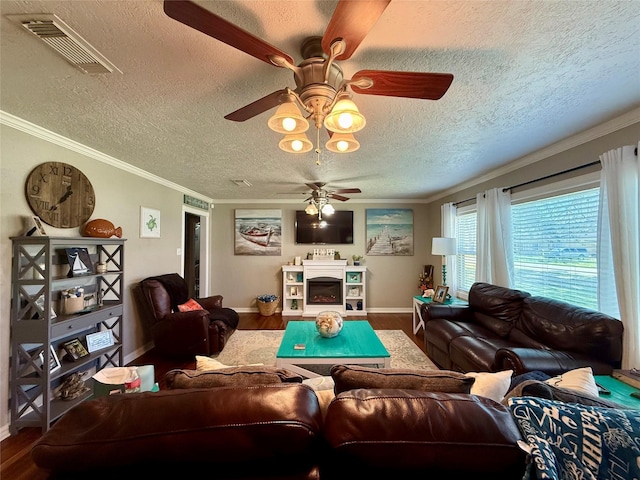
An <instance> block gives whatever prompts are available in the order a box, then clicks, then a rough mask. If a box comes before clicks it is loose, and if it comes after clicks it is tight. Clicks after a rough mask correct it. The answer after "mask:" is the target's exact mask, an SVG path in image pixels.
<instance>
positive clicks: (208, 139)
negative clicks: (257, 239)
mask: <svg viewBox="0 0 640 480" xmlns="http://www.w3.org/2000/svg"><path fill="white" fill-rule="evenodd" d="M197 3H199V4H200V5H202V6H203V7H205V8H207V9H208V10H211V11H212V12H215V13H216V14H218V15H220V16H222V17H224V18H225V19H227V20H229V21H231V22H232V23H234V24H236V25H239V26H240V27H242V28H243V29H245V30H247V31H249V32H251V33H253V34H254V35H256V36H258V37H260V38H262V39H263V40H265V41H267V42H269V43H271V44H272V45H274V46H276V47H278V48H279V49H281V50H283V51H285V52H287V53H289V54H290V55H291V56H292V57H293V58H294V60H295V61H296V62H298V61H300V60H301V56H300V53H299V47H300V44H301V42H302V40H303V39H304V38H306V37H307V36H311V35H322V34H323V32H324V28H325V27H326V25H327V24H328V22H329V19H330V18H331V14H332V12H333V10H334V8H335V5H336V3H337V2H336V1H335V0H331V1H323V0H313V1H311V0H308V1H264V0H249V1H240V0H229V1H206V0H202V1H198V2H197ZM0 13H1V14H2V17H1V19H0V21H1V23H0V36H1V43H0V62H1V63H0V81H1V82H0V88H1V90H0V95H1V96H0V109H1V110H3V111H4V112H7V113H10V114H12V115H15V116H17V117H20V118H22V119H24V120H27V121H29V122H32V123H35V124H36V125H39V126H41V127H44V128H46V129H48V130H51V131H53V132H55V133H58V134H60V135H63V136H65V137H68V138H70V139H72V140H75V141H77V142H80V143H81V144H84V145H86V146H89V147H92V148H94V149H96V150H98V151H100V152H102V153H104V154H107V155H110V156H112V157H115V158H117V159H119V160H121V161H123V162H126V163H129V164H131V165H134V166H136V167H139V168H142V169H144V170H146V171H148V172H151V173H153V174H155V175H158V176H160V177H163V178H166V179H168V180H171V181H173V182H175V183H177V184H180V185H183V186H185V187H187V188H189V189H191V190H193V191H195V192H199V193H201V194H202V195H206V196H208V197H211V198H213V199H218V200H224V199H282V200H285V199H295V198H298V197H300V198H302V197H301V196H300V194H299V193H297V194H296V192H303V191H307V190H308V189H307V188H306V187H305V186H304V183H305V182H312V181H323V182H327V183H328V184H329V185H330V186H332V187H339V188H345V187H358V188H360V189H361V190H362V193H361V194H356V195H353V196H352V198H354V197H355V196H357V197H358V198H362V199H418V198H426V197H429V196H432V195H434V194H437V193H438V192H441V191H443V190H446V189H448V188H451V187H452V186H454V185H456V184H459V183H462V182H468V181H470V180H472V179H474V178H477V177H478V176H480V175H482V174H485V173H487V172H489V171H490V170H493V169H495V168H498V167H500V166H502V165H504V164H507V163H509V162H512V161H514V160H516V159H518V158H520V157H522V156H525V155H527V154H530V153H532V152H534V151H536V150H538V149H540V148H543V147H545V146H548V145H550V144H552V143H555V142H557V141H559V140H562V139H564V138H566V137H569V136H571V135H573V134H576V133H578V132H581V131H583V130H586V129H588V128H590V127H593V126H595V125H598V124H600V123H602V122H604V121H607V120H610V119H612V118H615V117H617V116H619V115H621V114H624V113H626V112H628V111H630V110H632V109H633V108H637V107H638V106H640V33H639V32H640V1H638V0H631V1H609V0H605V1H603V0H596V1H579V0H576V1H569V0H560V1H551V0H545V1H539V0H534V1H492V0H487V1H479V0H471V1H403V0H393V1H392V2H391V4H390V5H389V6H388V7H387V9H386V10H385V12H384V13H383V14H382V17H381V18H380V19H379V20H378V22H377V23H376V24H375V25H374V27H373V28H372V30H371V31H370V32H369V34H368V36H367V37H366V38H365V40H364V41H363V42H362V44H361V45H360V47H359V48H358V50H357V51H356V53H355V54H354V55H353V56H352V57H351V58H350V59H349V60H346V61H343V62H340V65H341V67H342V68H343V70H344V73H345V77H346V78H350V76H351V75H352V74H353V73H355V72H356V71H358V70H361V69H380V70H401V71H423V72H442V73H452V74H453V75H454V77H455V78H454V81H453V84H452V85H451V88H450V89H449V91H448V92H447V93H446V94H445V95H444V97H443V98H442V99H440V100H438V101H430V100H414V99H405V98H392V97H380V96H373V95H357V94H355V95H354V100H355V101H356V103H357V104H358V106H359V108H360V111H361V112H362V113H363V114H364V115H365V117H366V118H367V125H366V127H365V129H364V130H363V131H361V132H359V133H358V134H356V137H357V138H358V140H359V141H360V143H361V148H360V150H358V151H357V152H355V153H351V154H343V155H339V154H335V153H332V152H329V151H326V150H325V151H323V152H322V154H321V158H320V163H321V164H320V165H319V166H318V165H316V156H315V154H314V153H313V152H310V153H307V154H304V155H291V154H287V153H285V152H282V151H281V150H280V149H279V148H278V146H277V145H278V141H279V140H280V138H281V136H280V135H279V134H276V133H275V132H272V131H271V130H269V128H268V127H267V125H266V123H267V120H268V118H269V116H270V115H271V114H272V113H273V111H268V112H265V113H263V114H261V115H258V116H256V117H254V118H252V119H250V120H248V121H246V122H242V123H237V122H231V121H228V120H225V119H224V118H223V117H224V115H226V114H228V113H231V112H233V111H235V110H237V109H238V108H240V107H243V106H244V105H246V104H248V103H250V102H253V101H255V100H257V99H258V98H261V97H263V96H265V95H267V94H269V93H271V92H273V91H275V90H279V89H282V88H284V87H287V86H288V87H291V88H295V84H294V81H293V75H292V74H291V72H290V71H289V70H286V69H280V68H275V67H273V66H270V65H267V64H266V63H264V62H261V61H259V60H257V59H255V58H254V57H251V56H249V55H247V54H245V53H243V52H241V51H239V50H236V49H234V48H232V47H229V46H227V45H225V44H223V43H221V42H219V41H217V40H215V39H213V38H211V37H208V36H206V35H204V34H202V33H200V32H198V31H195V30H193V29H192V28H189V27H187V26H185V25H183V24H181V23H179V22H176V21H175V20H173V19H171V18H169V17H167V16H166V15H165V14H164V12H163V8H162V1H160V0H151V1H141V0H137V1H136V0H123V1H117V0H108V1H102V0H95V1H80V0H73V1H13V0H0ZM36 13H37V14H41V13H50V14H55V15H57V16H58V17H59V18H61V19H62V20H63V21H64V22H66V23H67V24H68V25H69V26H71V27H72V28H73V29H74V30H75V31H76V32H78V33H79V34H80V35H81V36H82V37H83V38H84V39H85V40H86V41H88V42H89V43H90V44H91V45H92V46H93V47H95V48H96V49H97V50H98V51H99V52H100V53H101V54H103V55H104V56H105V57H106V58H108V59H109V60H110V61H111V62H112V63H113V64H115V65H116V66H117V67H118V69H120V70H121V72H122V73H113V74H106V75H88V74H84V73H82V72H81V71H80V70H78V69H76V68H74V67H73V66H71V65H69V64H68V63H67V62H66V61H65V60H64V59H62V58H61V57H60V56H59V55H58V54H57V53H55V52H54V51H53V50H51V49H49V47H47V46H46V45H45V44H44V43H42V42H40V41H39V40H38V39H37V38H35V37H34V36H33V35H31V34H30V33H29V32H27V31H26V30H25V29H23V28H22V27H21V26H20V25H19V24H18V23H17V22H16V21H15V20H14V19H12V18H11V17H8V16H7V15H12V14H13V15H15V14H36ZM322 134H323V137H322V140H323V141H322V143H324V141H326V136H325V135H326V133H325V132H324V131H323V132H322ZM310 138H311V139H315V134H313V135H310ZM234 179H247V180H248V181H249V182H250V183H251V184H253V186H252V187H247V186H237V185H236V184H234V183H233V181H232V180H234Z"/></svg>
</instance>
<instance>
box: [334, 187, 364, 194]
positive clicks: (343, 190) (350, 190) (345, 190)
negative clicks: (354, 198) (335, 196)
mask: <svg viewBox="0 0 640 480" xmlns="http://www.w3.org/2000/svg"><path fill="white" fill-rule="evenodd" d="M331 193H362V190H360V189H359V188H338V189H336V190H331Z"/></svg>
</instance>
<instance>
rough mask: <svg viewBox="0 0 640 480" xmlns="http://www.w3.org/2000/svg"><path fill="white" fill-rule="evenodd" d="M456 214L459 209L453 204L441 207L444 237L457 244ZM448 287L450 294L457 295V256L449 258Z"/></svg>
mask: <svg viewBox="0 0 640 480" xmlns="http://www.w3.org/2000/svg"><path fill="white" fill-rule="evenodd" d="M456 213H457V208H456V206H455V205H454V204H453V203H445V204H443V205H442V206H441V207H440V218H441V219H442V220H441V223H442V225H441V230H442V236H443V237H448V238H455V239H456V242H457V238H458V231H457V228H456V226H457V225H456ZM447 285H448V286H449V290H450V291H449V293H450V294H451V295H455V294H456V292H457V291H458V259H457V257H456V255H450V256H448V257H447Z"/></svg>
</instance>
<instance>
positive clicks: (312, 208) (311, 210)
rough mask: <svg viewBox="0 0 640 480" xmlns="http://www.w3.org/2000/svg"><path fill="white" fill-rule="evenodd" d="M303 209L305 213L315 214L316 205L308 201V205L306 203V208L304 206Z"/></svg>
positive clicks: (316, 211)
mask: <svg viewBox="0 0 640 480" xmlns="http://www.w3.org/2000/svg"><path fill="white" fill-rule="evenodd" d="M304 211H305V213H306V214H307V215H317V214H318V207H316V206H315V205H314V204H313V203H309V205H307V208H305V209H304Z"/></svg>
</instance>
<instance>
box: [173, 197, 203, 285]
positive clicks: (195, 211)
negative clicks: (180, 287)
mask: <svg viewBox="0 0 640 480" xmlns="http://www.w3.org/2000/svg"><path fill="white" fill-rule="evenodd" d="M185 213H191V214H193V215H196V216H198V217H200V296H201V297H208V296H209V295H211V293H210V292H209V286H210V282H209V270H210V268H209V265H210V262H209V255H210V248H209V245H210V241H209V240H210V238H211V234H210V228H211V227H210V225H211V222H210V221H209V212H208V211H205V210H201V209H199V208H194V207H190V206H189V205H182V236H181V240H180V242H181V246H182V248H181V249H180V252H181V255H180V257H181V258H180V274H181V275H182V277H183V278H184V260H185V244H184V236H185V230H186V222H185Z"/></svg>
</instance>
